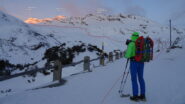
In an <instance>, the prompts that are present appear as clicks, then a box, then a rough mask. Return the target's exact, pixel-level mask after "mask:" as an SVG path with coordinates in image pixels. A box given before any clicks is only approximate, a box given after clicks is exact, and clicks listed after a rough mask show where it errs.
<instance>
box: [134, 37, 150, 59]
mask: <svg viewBox="0 0 185 104" xmlns="http://www.w3.org/2000/svg"><path fill="white" fill-rule="evenodd" d="M135 45H136V56H135V60H136V61H138V62H149V61H150V60H152V59H153V46H154V42H153V40H152V39H151V38H150V37H146V38H144V37H143V36H140V37H139V38H138V39H137V40H136V42H135Z"/></svg>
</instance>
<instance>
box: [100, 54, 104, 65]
mask: <svg viewBox="0 0 185 104" xmlns="http://www.w3.org/2000/svg"><path fill="white" fill-rule="evenodd" d="M100 65H103V66H104V65H105V59H104V54H101V55H100Z"/></svg>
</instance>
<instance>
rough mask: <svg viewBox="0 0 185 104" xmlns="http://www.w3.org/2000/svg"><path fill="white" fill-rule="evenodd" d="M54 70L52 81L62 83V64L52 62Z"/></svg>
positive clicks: (57, 61)
mask: <svg viewBox="0 0 185 104" xmlns="http://www.w3.org/2000/svg"><path fill="white" fill-rule="evenodd" d="M54 65H55V69H54V71H53V81H59V82H61V81H62V63H61V62H60V60H56V61H55V62H54Z"/></svg>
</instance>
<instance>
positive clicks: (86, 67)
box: [0, 52, 124, 82]
mask: <svg viewBox="0 0 185 104" xmlns="http://www.w3.org/2000/svg"><path fill="white" fill-rule="evenodd" d="M123 54H124V53H123V52H115V55H113V52H109V55H108V57H105V56H104V55H103V54H102V55H101V56H100V57H97V58H94V59H90V57H89V56H85V57H84V59H83V60H81V61H78V62H74V63H71V64H68V65H62V63H61V61H60V60H55V61H54V66H47V67H43V68H37V69H33V70H30V71H25V72H21V73H17V74H14V75H10V76H4V77H1V78H0V81H4V80H8V79H11V78H15V77H19V76H23V75H29V74H33V73H36V72H40V71H44V70H48V69H54V70H53V81H59V82H62V81H63V80H62V68H65V67H69V66H76V65H78V64H81V63H84V64H83V71H87V72H92V70H91V69H90V62H92V61H97V60H99V64H100V65H101V66H104V65H105V58H108V61H109V62H111V61H113V60H117V59H119V58H122V57H123ZM114 56H115V59H114Z"/></svg>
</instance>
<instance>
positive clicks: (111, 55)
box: [109, 52, 113, 62]
mask: <svg viewBox="0 0 185 104" xmlns="http://www.w3.org/2000/svg"><path fill="white" fill-rule="evenodd" d="M111 61H113V53H112V52H109V62H111Z"/></svg>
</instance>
